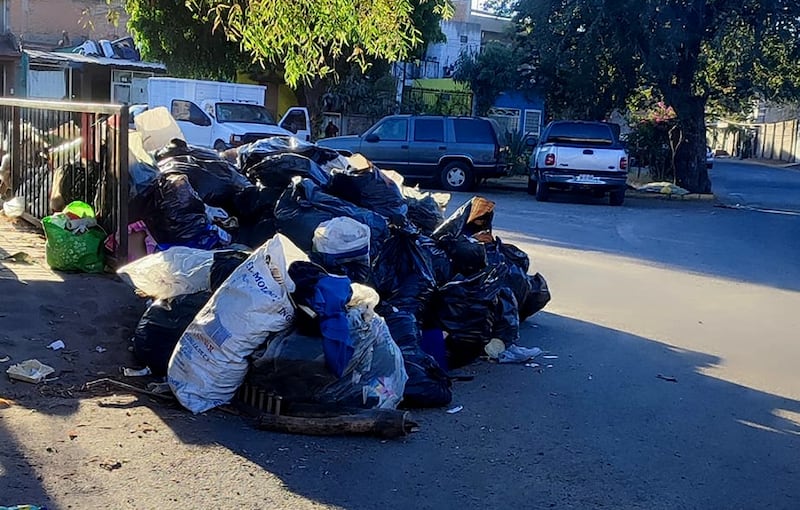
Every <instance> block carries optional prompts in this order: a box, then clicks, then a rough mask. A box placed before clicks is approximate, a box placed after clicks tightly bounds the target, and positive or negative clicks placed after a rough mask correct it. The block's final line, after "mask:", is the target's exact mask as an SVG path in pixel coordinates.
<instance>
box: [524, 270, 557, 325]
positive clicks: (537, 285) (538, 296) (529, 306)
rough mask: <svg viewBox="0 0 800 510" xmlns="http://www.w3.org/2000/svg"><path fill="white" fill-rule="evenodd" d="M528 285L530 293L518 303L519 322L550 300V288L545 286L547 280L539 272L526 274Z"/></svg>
mask: <svg viewBox="0 0 800 510" xmlns="http://www.w3.org/2000/svg"><path fill="white" fill-rule="evenodd" d="M528 285H529V286H530V293H529V294H528V297H527V299H525V301H524V302H522V303H519V320H520V322H522V321H524V320H525V319H527V318H528V317H530V316H531V315H533V314H535V313H536V312H538V311H539V310H541V309H542V308H544V307H545V306H546V305H547V303H549V302H550V289H549V288H548V287H547V281H545V279H544V276H542V275H541V274H539V273H536V274H535V275H533V276H530V275H528Z"/></svg>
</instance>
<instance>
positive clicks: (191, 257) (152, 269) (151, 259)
mask: <svg viewBox="0 0 800 510" xmlns="http://www.w3.org/2000/svg"><path fill="white" fill-rule="evenodd" d="M213 265H214V252H213V251H208V250H200V249H197V248H187V247H185V246H175V247H173V248H170V249H168V250H166V251H162V252H158V253H153V254H152V255H147V256H146V257H142V258H140V259H139V260H135V261H133V262H131V263H130V264H126V265H124V266H122V267H121V268H119V269H118V270H117V274H118V275H119V276H120V278H122V280H123V281H124V282H125V283H127V284H128V285H130V286H131V287H133V288H135V289H138V290H139V291H141V292H142V293H143V294H145V295H147V296H151V297H153V298H156V299H169V298H173V297H177V296H181V295H183V294H194V293H195V292H201V291H204V290H208V288H209V287H210V285H211V266H213Z"/></svg>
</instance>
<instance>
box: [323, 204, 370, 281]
mask: <svg viewBox="0 0 800 510" xmlns="http://www.w3.org/2000/svg"><path fill="white" fill-rule="evenodd" d="M369 236H370V232H369V227H368V226H366V225H364V224H363V223H360V222H358V221H356V220H354V219H352V218H334V219H332V220H329V221H323V222H322V223H320V224H319V226H318V227H317V228H316V229H314V239H313V241H312V243H313V251H312V252H311V260H312V261H314V262H316V263H317V264H319V265H321V266H322V267H324V268H325V269H326V270H327V271H328V272H330V273H333V274H338V275H344V276H347V277H348V278H350V280H352V281H354V282H358V283H364V282H366V281H367V280H368V279H369V272H370V260H369Z"/></svg>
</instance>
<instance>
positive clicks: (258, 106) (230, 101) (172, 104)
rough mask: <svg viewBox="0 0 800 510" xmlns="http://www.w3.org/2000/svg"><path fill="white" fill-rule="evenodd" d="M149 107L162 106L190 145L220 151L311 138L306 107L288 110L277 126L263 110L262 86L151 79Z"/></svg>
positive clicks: (263, 92)
mask: <svg viewBox="0 0 800 510" xmlns="http://www.w3.org/2000/svg"><path fill="white" fill-rule="evenodd" d="M147 85H148V87H147V89H148V107H149V108H156V107H159V106H163V107H165V108H167V110H169V112H170V113H171V114H172V117H174V118H175V121H176V122H177V123H178V126H179V127H180V128H181V131H183V134H184V136H185V138H186V141H187V142H188V143H190V144H192V145H198V146H201V147H212V148H214V149H216V150H219V151H222V150H225V149H228V148H230V147H235V146H238V145H242V144H245V143H251V142H254V141H256V140H259V139H262V138H268V137H271V136H294V137H296V138H298V139H300V140H303V141H310V140H311V122H310V118H309V114H308V110H307V109H306V108H301V107H293V108H289V110H288V111H287V112H286V114H285V115H284V116H283V117H282V118H281V120H280V122H275V119H274V118H273V117H272V115H270V113H269V112H268V111H267V109H266V108H264V97H265V93H266V87H264V86H261V85H246V84H240V83H225V82H215V81H203V80H188V79H183V78H150V79H149V80H148V84H147Z"/></svg>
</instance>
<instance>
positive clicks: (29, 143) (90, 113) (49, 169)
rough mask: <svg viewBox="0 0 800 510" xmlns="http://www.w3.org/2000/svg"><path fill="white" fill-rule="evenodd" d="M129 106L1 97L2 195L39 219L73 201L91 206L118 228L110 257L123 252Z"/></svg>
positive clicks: (105, 223) (109, 227)
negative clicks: (4, 184) (17, 201)
mask: <svg viewBox="0 0 800 510" xmlns="http://www.w3.org/2000/svg"><path fill="white" fill-rule="evenodd" d="M128 119H129V116H128V107H127V106H122V105H102V104H89V103H72V102H55V101H35V100H27V99H11V98H0V144H2V147H0V148H2V150H3V154H4V156H3V160H2V164H0V173H2V174H3V175H2V176H1V177H2V180H3V181H4V182H9V181H10V186H9V189H7V190H3V191H4V192H5V194H6V195H14V196H18V197H22V198H24V200H25V207H26V213H25V215H24V216H23V217H24V218H25V219H26V220H28V221H30V222H33V223H38V222H39V220H41V219H42V218H44V217H45V216H48V215H50V214H52V213H53V212H56V211H60V210H62V209H63V208H64V206H65V205H67V204H69V203H70V202H72V201H74V200H81V201H84V202H86V203H88V204H90V205H92V207H93V208H94V210H95V213H96V215H97V219H98V223H99V224H100V226H101V227H103V229H104V230H105V231H106V232H107V233H109V234H116V235H117V236H118V239H119V241H118V242H117V243H116V250H115V253H114V255H115V256H116V257H117V258H118V259H119V260H122V261H124V260H125V259H126V256H127V252H128V235H127V233H128V229H127V225H128V186H129V182H128V179H129V177H128Z"/></svg>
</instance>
